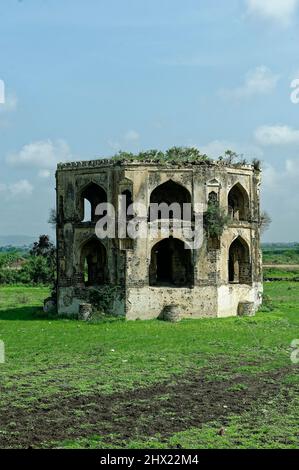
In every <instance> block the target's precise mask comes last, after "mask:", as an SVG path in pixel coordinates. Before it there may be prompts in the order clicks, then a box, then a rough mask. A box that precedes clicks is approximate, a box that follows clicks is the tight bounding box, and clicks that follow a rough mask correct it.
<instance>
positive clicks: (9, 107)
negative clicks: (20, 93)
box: [0, 93, 18, 113]
mask: <svg viewBox="0 0 299 470" xmlns="http://www.w3.org/2000/svg"><path fill="white" fill-rule="evenodd" d="M17 106H18V98H17V95H16V94H15V93H8V94H6V95H5V100H4V103H3V104H1V102H0V113H10V112H12V111H15V110H16V109H17Z"/></svg>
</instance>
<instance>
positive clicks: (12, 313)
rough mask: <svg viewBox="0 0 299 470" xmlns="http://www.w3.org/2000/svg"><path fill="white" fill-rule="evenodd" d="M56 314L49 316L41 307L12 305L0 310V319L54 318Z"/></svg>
mask: <svg viewBox="0 0 299 470" xmlns="http://www.w3.org/2000/svg"><path fill="white" fill-rule="evenodd" d="M56 319H58V318H57V317H56V316H50V315H48V314H47V313H45V312H44V311H43V309H42V308H41V307H13V308H7V309H5V310H0V320H14V321H16V320H31V321H32V320H56Z"/></svg>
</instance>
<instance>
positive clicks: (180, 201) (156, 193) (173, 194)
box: [149, 179, 192, 220]
mask: <svg viewBox="0 0 299 470" xmlns="http://www.w3.org/2000/svg"><path fill="white" fill-rule="evenodd" d="M191 203H192V198H191V194H190V192H189V191H188V189H187V188H186V187H185V186H183V185H181V184H179V183H176V182H174V181H173V180H171V179H170V180H168V181H166V182H165V183H162V184H160V185H159V186H157V187H156V188H155V189H154V190H153V191H152V193H151V196H150V207H149V219H150V220H156V219H157V218H158V219H161V211H160V210H159V211H158V214H157V213H156V211H155V210H154V206H152V204H155V205H157V204H158V205H160V204H167V206H172V205H174V204H176V205H177V207H178V208H179V210H180V213H181V217H180V218H181V219H183V208H184V204H190V206H191ZM191 215H192V211H191ZM168 218H170V219H172V218H174V214H173V210H170V211H169V217H168ZM186 218H187V219H188V217H186Z"/></svg>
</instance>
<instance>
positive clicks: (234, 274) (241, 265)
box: [228, 237, 251, 284]
mask: <svg viewBox="0 0 299 470" xmlns="http://www.w3.org/2000/svg"><path fill="white" fill-rule="evenodd" d="M228 279H229V282H230V283H231V284H250V283H251V264H250V256H249V248H248V245H247V243H246V242H245V240H243V239H242V238H241V237H238V238H237V239H236V240H234V241H233V243H232V244H231V246H230V249H229V260H228Z"/></svg>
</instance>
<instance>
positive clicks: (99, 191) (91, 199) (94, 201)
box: [81, 183, 107, 222]
mask: <svg viewBox="0 0 299 470" xmlns="http://www.w3.org/2000/svg"><path fill="white" fill-rule="evenodd" d="M103 202H107V194H106V191H105V190H104V189H103V188H101V186H98V185H97V184H95V183H91V184H90V185H88V186H87V188H85V189H84V191H82V194H81V212H82V217H81V220H82V221H84V222H97V221H98V220H99V219H100V218H101V217H103V216H104V215H105V213H103V215H102V216H99V215H96V213H95V212H96V208H97V206H98V204H101V203H103Z"/></svg>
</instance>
